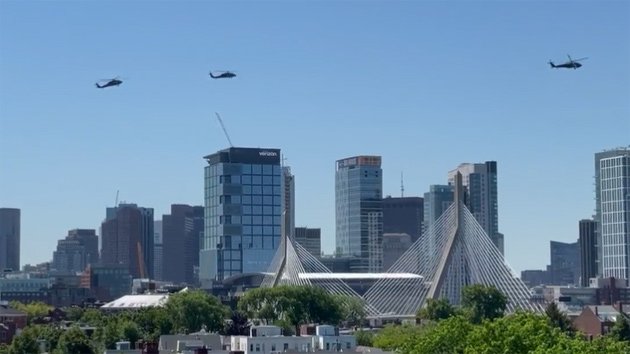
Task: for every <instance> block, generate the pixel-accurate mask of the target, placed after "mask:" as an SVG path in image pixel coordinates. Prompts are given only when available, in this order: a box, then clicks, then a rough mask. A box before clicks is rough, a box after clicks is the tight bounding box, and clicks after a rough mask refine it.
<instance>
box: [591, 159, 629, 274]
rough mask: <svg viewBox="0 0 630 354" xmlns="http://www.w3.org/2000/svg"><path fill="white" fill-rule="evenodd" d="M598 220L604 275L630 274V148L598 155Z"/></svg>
mask: <svg viewBox="0 0 630 354" xmlns="http://www.w3.org/2000/svg"><path fill="white" fill-rule="evenodd" d="M595 200H596V206H595V214H596V215H595V222H597V239H598V244H599V245H601V246H600V249H599V250H598V253H599V255H600V256H601V257H600V258H599V259H600V264H599V266H600V267H601V274H602V275H603V276H604V277H605V278H607V277H615V278H625V279H628V278H629V277H630V147H627V148H618V149H613V150H609V151H604V152H600V153H596V154H595Z"/></svg>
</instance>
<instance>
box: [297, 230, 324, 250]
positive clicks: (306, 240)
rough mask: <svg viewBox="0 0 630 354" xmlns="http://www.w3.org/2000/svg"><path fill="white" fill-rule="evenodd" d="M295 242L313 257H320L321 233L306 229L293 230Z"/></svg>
mask: <svg viewBox="0 0 630 354" xmlns="http://www.w3.org/2000/svg"><path fill="white" fill-rule="evenodd" d="M295 241H297V242H298V243H299V244H300V245H302V247H304V248H306V250H307V251H308V252H309V253H310V254H312V255H313V256H315V257H321V256H322V231H321V229H309V228H308V227H296V228H295Z"/></svg>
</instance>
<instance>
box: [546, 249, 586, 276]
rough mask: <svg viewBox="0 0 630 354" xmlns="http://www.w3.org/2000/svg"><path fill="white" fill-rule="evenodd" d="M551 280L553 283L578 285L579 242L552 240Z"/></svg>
mask: <svg viewBox="0 0 630 354" xmlns="http://www.w3.org/2000/svg"><path fill="white" fill-rule="evenodd" d="M549 246H550V247H549V249H550V255H551V257H550V258H551V263H550V264H549V272H550V281H551V284H553V285H577V284H579V277H580V248H579V245H578V243H577V242H574V243H565V242H558V241H550V242H549Z"/></svg>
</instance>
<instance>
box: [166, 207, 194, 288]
mask: <svg viewBox="0 0 630 354" xmlns="http://www.w3.org/2000/svg"><path fill="white" fill-rule="evenodd" d="M203 214H204V213H203V207H202V206H190V205H185V204H173V205H171V214H170V215H162V252H163V259H165V260H166V261H167V264H168V266H166V267H164V268H163V270H162V277H163V280H166V281H171V282H173V283H177V284H180V283H186V284H189V285H194V284H196V283H197V280H196V279H195V276H194V273H195V272H194V269H195V267H198V266H199V243H200V242H201V238H202V234H203V216H204V215H203ZM172 260H179V261H177V262H172Z"/></svg>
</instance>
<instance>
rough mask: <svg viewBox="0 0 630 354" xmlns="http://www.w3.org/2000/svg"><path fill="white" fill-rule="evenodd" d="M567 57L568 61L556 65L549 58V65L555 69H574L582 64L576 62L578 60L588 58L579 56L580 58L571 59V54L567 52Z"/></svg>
mask: <svg viewBox="0 0 630 354" xmlns="http://www.w3.org/2000/svg"><path fill="white" fill-rule="evenodd" d="M567 57H569V61H568V62H566V63H563V64H558V65H556V64H554V63H553V62H552V61H551V60H549V65H551V67H552V68H555V69H560V68H566V69H574V70H575V69H577V68H579V67H581V66H582V64H580V63H578V61H580V60H585V59H588V58H580V59H575V60H573V59H571V56H570V55H568V54H567Z"/></svg>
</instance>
